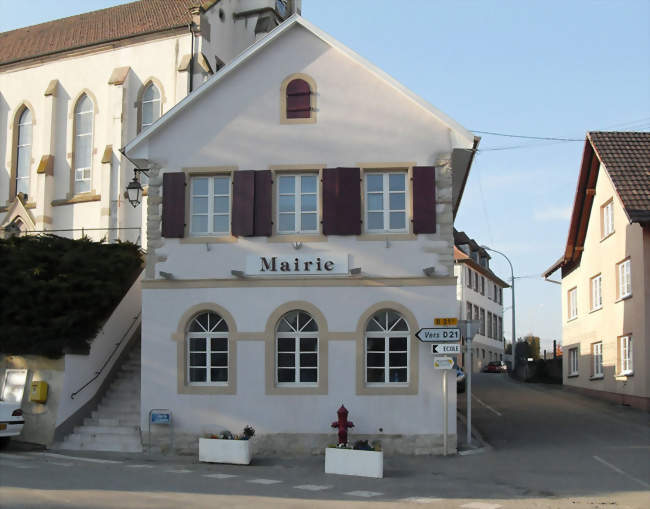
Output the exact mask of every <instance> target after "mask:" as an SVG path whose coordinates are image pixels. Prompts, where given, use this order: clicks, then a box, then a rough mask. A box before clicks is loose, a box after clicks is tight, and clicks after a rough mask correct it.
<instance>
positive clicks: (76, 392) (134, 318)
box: [70, 312, 142, 399]
mask: <svg viewBox="0 0 650 509" xmlns="http://www.w3.org/2000/svg"><path fill="white" fill-rule="evenodd" d="M141 314H142V313H141V312H140V313H138V314H137V315H135V316H134V317H133V321H132V322H131V325H129V328H128V329H127V330H126V332H125V333H124V334H123V335H122V337H121V338H120V340H119V341H118V342H117V343H115V348H113V351H112V352H111V354H110V355H109V356H108V358H107V359H106V362H104V365H103V366H102V367H101V368H99V371H96V372H95V376H94V377H92V378H91V379H90V380H89V381H88V382H86V383H85V384H84V385H82V386H81V387H80V388H79V390H77V391H75V392H73V393H72V394H70V399H74V397H75V396H76V395H77V394H79V393H80V392H81V391H83V390H84V389H85V388H86V387H88V386H89V385H90V384H91V383H93V382H94V381H95V380H97V378H98V377H99V375H101V374H102V371H104V368H105V367H106V366H107V365H108V363H109V361H110V360H111V358H112V357H113V355H115V352H117V350H118V348H119V347H120V345H121V344H122V341H124V338H125V337H127V335H128V334H129V331H130V330H131V328H132V327H133V325H134V324H135V323H136V322H137V321H138V320H139V318H140V315H141Z"/></svg>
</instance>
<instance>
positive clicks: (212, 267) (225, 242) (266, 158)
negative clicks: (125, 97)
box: [126, 16, 476, 453]
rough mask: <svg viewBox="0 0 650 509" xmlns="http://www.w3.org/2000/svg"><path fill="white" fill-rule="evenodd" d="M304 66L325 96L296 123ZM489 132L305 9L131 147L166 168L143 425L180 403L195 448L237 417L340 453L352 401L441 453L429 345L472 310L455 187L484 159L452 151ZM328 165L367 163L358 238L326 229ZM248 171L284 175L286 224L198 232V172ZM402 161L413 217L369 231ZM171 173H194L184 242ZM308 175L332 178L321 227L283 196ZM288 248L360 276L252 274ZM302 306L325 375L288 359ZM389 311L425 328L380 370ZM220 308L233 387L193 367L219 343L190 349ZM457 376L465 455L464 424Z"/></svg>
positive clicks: (285, 440)
mask: <svg viewBox="0 0 650 509" xmlns="http://www.w3.org/2000/svg"><path fill="white" fill-rule="evenodd" d="M291 77H300V79H305V80H307V81H309V83H310V86H311V90H312V92H311V101H312V102H311V108H310V114H309V115H310V118H309V119H306V121H304V122H302V121H301V122H300V123H296V122H293V123H292V122H290V121H289V122H287V119H285V118H284V113H283V112H284V109H283V108H284V107H285V106H286V104H285V102H286V101H285V99H286V97H285V96H284V92H285V89H284V86H283V83H286V82H287V80H288V79H291ZM343 77H345V87H342V86H341V83H342V79H343ZM314 101H315V102H314ZM396 118H399V121H396V120H395V119H396ZM475 143H476V142H475V140H474V138H473V136H472V135H471V134H470V133H468V132H467V131H465V130H464V129H463V128H462V127H460V126H459V125H458V124H456V123H455V122H453V121H452V120H451V119H448V118H447V117H446V116H444V115H443V114H441V113H440V112H438V111H437V110H435V109H434V108H432V107H430V106H429V105H427V104H425V103H423V102H422V101H421V100H420V99H419V98H417V97H415V96H414V95H413V94H411V93H410V92H408V91H406V90H405V89H403V88H402V87H401V86H400V85H399V84H397V83H396V82H394V81H393V80H392V79H390V78H388V77H387V76H385V75H384V74H383V73H382V72H381V71H379V70H378V69H375V68H373V67H372V66H370V65H369V64H367V63H365V62H364V61H363V60H362V59H361V58H360V57H358V56H356V55H355V54H353V53H352V52H351V51H350V50H348V49H347V48H345V47H343V46H342V45H340V44H339V43H337V42H336V41H333V40H332V39H331V38H329V36H327V35H326V34H323V33H322V32H320V31H319V30H318V29H316V28H315V27H313V26H311V25H310V24H309V23H307V22H305V21H304V20H303V19H302V18H300V17H296V16H294V17H293V18H292V19H291V20H289V21H288V22H287V23H286V24H284V25H282V26H281V27H279V28H278V29H276V30H275V31H274V32H272V33H271V35H270V36H269V37H268V38H267V39H264V40H261V41H259V42H258V43H256V44H255V45H254V46H253V47H252V48H251V49H249V50H248V51H247V52H246V53H245V54H244V55H242V56H241V57H240V58H238V59H236V60H235V61H234V62H233V63H232V64H230V65H227V66H226V67H225V68H224V69H222V70H221V71H220V72H219V73H218V74H217V75H215V76H214V77H213V78H211V79H210V80H209V81H208V83H206V85H205V86H204V87H202V88H201V89H200V90H198V91H197V92H196V93H195V94H192V95H191V96H189V97H188V98H186V99H185V100H184V101H183V102H181V103H180V104H179V107H178V108H177V109H176V110H175V111H174V112H171V113H170V114H168V115H166V116H165V117H163V118H162V119H161V120H160V121H159V122H158V123H157V124H156V125H155V126H154V127H153V128H152V129H151V130H150V131H148V132H147V133H145V134H143V135H141V136H138V137H137V138H136V139H135V140H133V141H132V142H130V143H129V145H127V147H126V153H127V155H128V156H129V158H131V159H133V160H135V161H137V162H138V164H141V165H146V166H147V167H150V168H152V177H151V179H150V187H149V204H148V225H149V231H148V242H149V251H148V255H147V269H146V280H145V281H143V327H142V392H141V401H142V409H141V415H142V416H143V417H142V419H143V421H142V425H143V429H145V426H146V416H147V414H148V411H149V409H151V408H170V409H171V410H172V412H173V414H174V416H175V417H174V419H175V429H176V431H177V432H178V436H179V444H180V445H181V446H185V447H189V448H195V447H196V442H197V440H196V439H197V437H198V436H200V435H202V434H205V433H215V432H218V431H220V430H222V429H229V430H231V431H232V432H233V433H234V432H238V431H239V430H240V429H241V428H242V427H243V426H244V425H247V424H250V425H252V426H253V427H255V428H256V429H257V430H258V433H259V435H256V438H255V441H254V442H255V446H256V447H257V448H258V449H260V450H262V451H280V450H282V451H285V452H286V451H287V450H300V451H305V450H312V451H316V450H321V451H322V447H323V446H324V445H326V444H327V443H331V442H333V441H335V440H336V435H335V432H333V431H332V430H331V427H330V424H331V422H332V421H333V420H335V418H336V410H337V409H338V407H339V406H340V405H341V403H344V404H345V406H346V407H347V408H348V409H349V411H350V419H351V420H352V421H353V422H354V423H355V427H354V428H353V429H352V430H351V432H350V434H351V438H352V439H353V440H354V439H356V438H373V439H374V438H379V439H381V440H382V441H383V442H384V447H385V450H387V451H391V452H394V451H400V452H402V453H431V452H441V446H442V432H443V429H444V423H443V422H442V416H443V408H442V402H443V395H442V391H441V386H442V376H443V373H444V372H443V371H438V370H434V369H433V358H432V356H431V353H430V351H431V347H430V345H425V344H422V343H419V342H418V341H417V339H416V338H415V333H416V332H417V330H418V329H419V328H421V327H430V326H432V325H433V318H434V317H440V316H444V317H448V316H457V302H456V299H455V284H456V281H455V278H454V276H453V255H452V249H453V233H452V221H453V215H452V186H451V183H452V171H468V168H458V169H456V168H453V169H452V167H451V158H452V152H453V151H454V150H467V149H471V148H472V147H473V146H475ZM434 165H435V166H436V170H435V173H434V175H435V195H433V194H432V195H431V199H432V200H434V201H435V204H436V205H435V211H436V213H437V216H436V219H435V221H434V227H435V232H431V233H427V234H416V233H414V230H413V228H414V227H413V225H412V223H411V219H414V210H415V205H414V203H413V201H414V198H413V196H414V194H413V193H414V186H413V185H412V184H411V180H410V178H411V177H412V176H413V173H414V171H416V170H414V168H416V167H419V166H428V167H431V166H434ZM328 168H329V169H332V168H342V169H344V170H349V169H359V174H360V176H361V182H360V183H358V184H357V185H359V186H360V188H359V189H360V193H362V195H363V198H362V213H361V214H360V216H359V218H358V220H359V221H360V222H363V225H362V227H361V230H360V231H359V233H358V234H352V235H325V234H324V230H323V228H325V226H321V222H323V223H325V222H326V218H325V213H324V202H325V201H326V200H327V198H326V197H325V193H323V190H322V186H324V185H325V184H323V182H324V178H325V176H326V175H325V174H326V169H328ZM245 170H256V171H270V174H271V175H272V178H273V184H272V194H271V197H272V198H271V197H270V198H269V199H271V201H272V204H271V210H272V214H273V215H272V217H273V222H274V225H273V229H272V231H270V232H269V233H270V234H269V235H262V236H241V235H239V236H237V235H233V232H232V231H226V232H224V233H223V234H216V233H215V234H210V235H193V234H192V232H193V231H194V228H195V225H196V223H195V222H194V221H197V219H195V217H194V216H195V215H196V214H199V215H200V211H199V212H197V210H199V208H200V207H201V206H202V205H200V204H201V203H202V202H201V201H200V198H196V196H197V195H196V193H195V191H194V189H195V188H194V184H195V183H196V182H197V181H198V180H199V179H205V178H206V177H214V176H217V177H220V178H228V179H230V180H228V184H227V185H232V184H231V182H232V181H233V179H235V178H238V177H237V174H238V172H240V171H245ZM387 173H391V174H393V175H401V176H403V179H402V180H401V182H403V183H404V184H405V186H406V190H405V192H404V193H403V194H404V196H403V197H402V198H404V200H405V203H404V205H403V214H404V217H405V219H406V220H405V222H404V224H403V226H404V228H403V231H399V232H398V231H396V229H394V231H385V232H381V233H379V232H373V231H368V228H367V226H366V225H367V224H370V220H369V216H368V213H369V211H370V210H371V209H370V208H368V202H369V201H370V200H374V198H371V197H369V194H368V192H367V186H368V185H370V184H369V183H370V182H371V180H372V175H373V174H377V175H383V174H387ZM167 174H173V175H176V176H178V175H181V179H182V180H183V181H184V182H185V184H186V185H185V188H184V189H185V190H184V191H182V190H181V195H180V197H179V199H181V200H182V196H183V193H184V195H185V203H186V209H185V211H186V212H185V216H184V222H185V231H184V233H183V232H181V234H180V237H182V238H171V237H170V236H167V237H164V236H163V235H162V234H161V217H168V216H167V215H166V211H165V209H164V208H162V207H161V203H163V202H164V200H165V198H166V197H165V192H168V191H165V192H163V179H164V178H165V177H167ZM290 174H292V175H296V176H297V177H296V178H300V176H302V175H315V176H316V177H317V178H316V180H315V182H317V184H316V185H317V191H316V193H315V194H316V196H317V199H316V202H317V205H315V206H314V208H313V209H311V208H310V209H308V210H315V214H316V215H317V221H316V225H317V226H316V227H315V231H313V232H311V231H310V232H309V233H305V232H297V233H294V234H282V233H278V229H279V228H280V226H279V225H280V224H282V223H281V221H282V219H281V218H280V212H281V209H280V208H279V203H280V202H282V203H284V202H283V198H282V190H281V188H280V186H281V183H280V182H281V178H282V177H283V176H286V175H290ZM173 175H170V177H171V176H173ZM242 175H243V174H242ZM175 178H176V177H175ZM242 178H243V177H242ZM399 178H400V179H401V178H402V177H399ZM210 182H211V183H212V182H214V181H213V180H210ZM216 185H217V184H215V186H216ZM310 185H311V184H310ZM165 189H167V188H165ZM215 189H216V188H215ZM224 189H226V188H224ZM337 192H338V191H337ZM222 193H225V196H227V197H229V198H230V201H229V202H228V203H229V208H228V209H227V210H228V212H227V213H228V214H232V217H231V216H229V218H230V220H231V222H232V224H233V225H234V224H235V222H236V221H235V216H236V213H235V212H234V211H235V205H234V204H233V203H234V202H237V199H238V198H237V195H236V194H235V192H234V191H231V192H228V191H222ZM217 194H218V193H217V192H216V191H215V200H216V199H217V198H216V196H217ZM352 194H354V193H352ZM161 195H162V196H161ZM169 196H171V195H169ZM174 196H177V195H174ZM210 196H212V195H210ZM219 196H220V198H219V200H220V199H221V198H223V196H222V195H221V194H219ZM177 197H178V196H177ZM402 198H400V199H398V200H397V201H400V200H401V199H402ZM357 199H358V197H357ZM386 199H387V200H388V199H389V197H387V198H386ZM214 203H215V205H214V210H216V209H217V204H216V203H217V201H215V202H214ZM296 203H298V202H296ZM305 203H306V202H305ZM373 203H377V202H376V201H373ZM231 205H232V206H231ZM166 206H167V205H166ZM302 206H303V207H305V205H302ZM210 207H212V205H210ZM210 210H211V211H213V209H212V208H211V209H210ZM224 210H226V209H224ZM256 210H257V209H256ZM304 210H305V209H303V212H304ZM391 210H392V209H391ZM195 213H196V214H195ZM343 213H344V211H343V210H341V211H340V214H343ZM429 219H430V218H429ZM215 221H216V219H215ZM256 221H257V220H256ZM304 221H307V219H304ZM396 221H397V220H396ZM215 224H216V223H215ZM303 224H306V223H303ZM309 224H310V225H311V224H313V223H311V220H309ZM395 224H397V222H396V223H395ZM163 228H164V224H163ZM233 228H234V226H233ZM181 229H182V221H181ZM307 229H308V230H309V228H307ZM274 256H275V257H278V260H279V259H280V258H282V257H285V258H288V259H292V258H299V262H300V263H301V264H302V263H305V262H306V261H310V260H311V261H312V262H313V264H314V265H312V266H310V267H315V266H316V264H317V263H319V262H318V261H317V260H318V259H319V258H320V259H321V262H322V263H323V267H324V266H325V265H324V264H325V263H326V261H327V260H329V259H330V258H332V259H338V260H341V259H343V260H345V259H347V269H350V270H349V271H348V270H345V271H343V273H342V274H334V273H332V274H328V273H326V272H325V270H322V271H320V272H319V274H318V275H308V274H304V273H302V274H297V275H296V274H295V273H294V274H291V273H290V272H287V273H286V274H284V275H275V274H273V275H262V274H259V275H258V274H255V273H254V271H252V270H251V269H250V263H251V262H250V258H251V257H258V258H259V257H266V259H267V261H268V260H269V259H270V258H272V257H274ZM247 263H248V264H249V268H248V269H247ZM260 263H261V261H260ZM337 263H339V265H341V264H343V265H345V264H344V263H341V262H337ZM332 267H334V265H332ZM425 268H427V269H433V270H428V272H429V273H430V274H431V277H429V276H427V275H425V274H424V273H423V269H425ZM353 269H357V270H353ZM290 270H292V269H291V268H290V267H289V265H287V271H290ZM303 272H304V271H303ZM293 310H298V311H301V312H303V313H306V314H308V315H309V316H311V318H312V319H313V320H314V321H315V323H316V325H317V328H318V330H317V331H313V332H311V333H310V334H311V336H309V337H312V338H313V337H317V341H318V346H317V361H316V363H317V366H316V374H315V375H314V379H311V378H309V380H308V381H302V380H301V381H299V382H295V383H287V382H286V380H285V381H284V382H283V381H282V380H281V378H283V377H284V376H285V375H283V374H281V371H282V367H283V366H284V369H285V370H286V369H287V367H286V365H285V364H282V363H281V360H280V357H281V353H282V352H283V351H284V350H282V348H283V347H281V346H280V341H279V337H280V336H282V334H281V330H282V329H281V328H279V327H280V326H281V324H282V323H283V322H282V321H281V320H282V317H283V316H284V315H285V313H287V312H290V311H293ZM386 310H390V311H391V312H395V313H397V314H398V315H399V316H401V318H402V319H403V324H405V325H406V327H408V330H406V331H404V330H402V331H401V332H395V331H393V333H391V334H387V335H386V336H391V335H392V336H395V337H397V336H399V338H397V340H396V342H395V347H394V348H393V347H392V345H393V342H392V341H390V340H387V342H386V343H385V344H386V345H389V344H390V345H391V351H395V352H397V351H398V350H399V352H398V353H397V354H396V356H395V357H391V356H390V355H389V352H388V350H387V351H386V352H385V353H384V354H382V355H384V357H382V359H384V360H385V363H386V364H385V365H384V366H383V367H382V368H381V369H380V368H373V366H376V364H369V363H374V362H376V359H377V357H376V356H373V355H374V354H373V355H371V356H367V354H368V353H369V352H370V353H372V352H375V350H374V349H375V348H376V347H375V346H371V344H372V345H375V344H377V343H374V342H368V338H369V337H370V338H375V339H377V338H378V337H380V336H381V337H382V338H383V336H382V334H383V333H380V332H376V333H373V332H368V329H367V327H368V326H369V324H370V323H371V320H372V318H373V316H374V315H375V314H376V313H381V312H385V311H386ZM206 312H213V313H216V314H217V315H219V316H220V317H221V318H223V320H224V322H225V323H226V325H227V331H225V330H223V327H222V329H221V332H219V333H215V334H216V336H214V337H215V338H217V340H218V341H216V343H214V344H217V343H219V344H222V345H225V343H224V342H223V341H222V340H223V339H224V338H227V357H225V351H226V350H225V348H226V347H225V346H221V347H219V348H220V353H219V354H215V355H216V356H215V357H212V356H211V357H210V358H211V360H210V362H216V363H221V364H219V365H220V366H222V367H221V368H215V369H216V370H217V371H218V370H220V369H221V370H224V371H219V372H218V373H217V371H215V373H217V378H219V377H221V376H222V375H223V376H224V378H220V379H219V381H214V380H212V381H199V379H198V378H193V377H195V376H196V375H195V374H194V373H193V371H192V370H193V369H194V370H196V369H198V370H199V374H200V371H201V369H203V367H201V368H200V369H199V368H196V367H195V366H196V365H197V364H192V363H193V362H194V363H199V364H201V363H204V362H205V361H204V359H206V357H205V356H204V354H203V353H201V352H199V354H198V355H197V356H196V357H192V354H193V353H196V352H197V350H196V349H198V348H199V347H192V348H195V350H190V345H193V344H199V343H193V342H191V341H190V339H191V338H195V337H206V335H205V334H204V333H203V332H198V333H194V332H193V330H194V329H193V326H192V324H193V323H194V322H193V320H194V319H195V318H196V317H197V316H200V315H201V314H202V313H206ZM391 316H392V315H391ZM196 330H199V329H198V328H197V329H196ZM196 334H198V335H196ZM207 337H211V336H210V335H207ZM300 344H302V343H300ZM398 345H401V346H400V348H398ZM203 348H204V347H203ZM401 348H403V349H401ZM367 349H368V351H366V350H367ZM202 351H203V352H204V350H202ZM294 352H295V353H296V355H298V353H297V350H294ZM307 357H309V354H308V355H307ZM300 358H301V359H302V354H301V356H300ZM197 359H198V360H197ZM212 359H214V360H212ZM220 359H221V360H220ZM296 359H298V357H295V358H294V360H295V362H297V360H296ZM309 359H310V360H309V362H310V364H308V366H309V368H306V369H307V370H309V369H313V367H312V366H313V362H314V357H313V355H312V357H309ZM370 359H373V360H370ZM393 359H401V360H403V359H406V365H402V364H392V363H393V362H398V361H397V360H393ZM224 363H225V364H224ZM201 366H204V364H201ZM395 366H400V367H399V369H398V368H396V367H395ZM384 368H385V369H384ZM226 369H227V374H226V371H225V370H226ZM373 369H375V370H376V371H372V370H373ZM379 371H381V373H379ZM219 373H221V374H219ZM296 373H297V372H296ZM200 376H203V375H200ZM208 376H210V377H211V376H214V375H212V374H211V372H209V373H208ZM291 376H293V375H291ZM300 376H302V374H301V375H300ZM310 376H311V375H310ZM376 376H382V377H384V378H383V381H382V382H374V383H373V382H372V381H371V380H370V378H373V377H376ZM296 377H298V375H297V374H296ZM452 378H453V377H452V376H450V377H449V381H450V385H451V387H452V390H451V391H450V392H449V407H448V410H449V413H448V415H449V422H448V427H449V431H450V434H451V436H450V444H451V445H450V449H453V447H454V445H455V433H456V422H455V421H456V418H455V409H456V395H455V391H454V390H453V386H454V384H453V380H452ZM296 380H297V378H296ZM369 380H370V381H369Z"/></svg>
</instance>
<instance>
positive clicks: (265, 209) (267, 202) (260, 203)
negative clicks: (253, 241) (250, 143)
mask: <svg viewBox="0 0 650 509" xmlns="http://www.w3.org/2000/svg"><path fill="white" fill-rule="evenodd" d="M272 182H273V180H272V176H271V171H270V170H261V171H256V172H255V213H254V220H253V235H255V236H257V237H260V236H265V237H270V236H271V234H272V233H273V222H272V217H273V215H272V210H271V198H272V191H271V185H272Z"/></svg>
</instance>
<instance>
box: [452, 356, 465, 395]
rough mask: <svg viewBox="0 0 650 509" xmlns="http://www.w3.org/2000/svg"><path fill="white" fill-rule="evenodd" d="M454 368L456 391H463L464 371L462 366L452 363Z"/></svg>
mask: <svg viewBox="0 0 650 509" xmlns="http://www.w3.org/2000/svg"><path fill="white" fill-rule="evenodd" d="M454 369H455V370H456V392H458V393H462V392H465V387H466V385H465V372H464V371H463V368H461V367H460V366H459V365H458V364H456V363H454Z"/></svg>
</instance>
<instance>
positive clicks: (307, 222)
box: [300, 214, 317, 232]
mask: <svg viewBox="0 0 650 509" xmlns="http://www.w3.org/2000/svg"><path fill="white" fill-rule="evenodd" d="M300 222H301V229H302V231H306V232H311V231H316V230H317V227H316V214H302V215H301V216H300Z"/></svg>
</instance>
